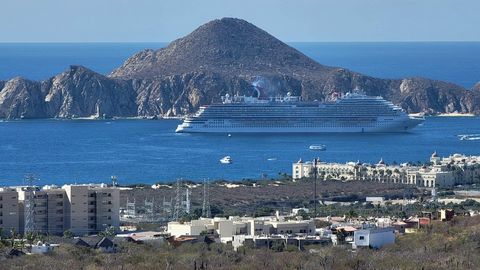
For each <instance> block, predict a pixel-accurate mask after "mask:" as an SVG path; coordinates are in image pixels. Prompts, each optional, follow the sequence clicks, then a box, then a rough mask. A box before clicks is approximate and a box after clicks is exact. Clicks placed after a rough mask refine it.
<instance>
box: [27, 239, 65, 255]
mask: <svg viewBox="0 0 480 270" xmlns="http://www.w3.org/2000/svg"><path fill="white" fill-rule="evenodd" d="M58 246H59V245H58V244H49V243H42V241H38V243H37V244H36V245H32V246H31V249H32V250H31V253H32V254H46V253H50V252H52V251H53V249H54V248H56V247H58Z"/></svg>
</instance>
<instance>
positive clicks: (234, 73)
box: [0, 18, 480, 119]
mask: <svg viewBox="0 0 480 270" xmlns="http://www.w3.org/2000/svg"><path fill="white" fill-rule="evenodd" d="M259 78H260V80H262V83H263V84H264V85H263V87H264V88H266V89H267V90H268V91H270V92H275V94H286V93H287V92H292V93H293V94H295V95H301V96H302V97H303V98H304V99H305V100H325V99H327V98H328V97H329V96H330V95H331V93H333V92H343V93H345V92H348V91H351V90H352V89H354V88H356V87H359V88H361V89H363V90H364V91H365V92H366V93H367V94H370V95H380V96H383V97H384V98H386V99H389V100H391V101H392V102H393V103H395V104H397V105H399V106H401V107H402V108H404V109H405V110H406V111H407V112H409V113H418V112H424V113H427V114H440V113H453V112H455V113H474V114H480V83H479V84H477V85H475V86H474V87H473V88H472V89H464V88H463V87H460V86H458V85H455V84H452V83H448V82H442V81H436V80H430V79H426V78H405V79H378V78H373V77H369V76H365V75H362V74H359V73H356V72H353V71H350V70H347V69H344V68H339V67H328V66H324V65H321V64H319V63H317V62H315V61H314V60H312V59H310V58H309V57H307V56H305V55H304V54H302V53H301V52H299V51H297V50H296V49H294V48H292V47H290V46H288V45H287V44H285V43H283V42H281V41H280V40H278V39H276V38H275V37H273V36H272V35H270V34H268V33H267V32H265V31H263V30H261V29H260V28H258V27H256V26H254V25H253V24H250V23H248V22H246V21H244V20H240V19H233V18H223V19H220V20H214V21H211V22H208V23H206V24H204V25H202V26H200V27H199V28H197V29H196V30H195V31H193V32H192V33H191V34H189V35H187V36H185V37H183V38H180V39H177V40H175V41H173V42H171V43H170V44H169V45H168V46H167V47H166V48H162V49H159V50H155V51H154V50H143V51H141V52H139V53H136V54H135V55H133V56H131V57H130V58H128V59H127V60H126V61H125V63H124V64H123V65H122V66H120V67H119V68H117V69H115V70H114V71H112V72H111V74H109V75H108V76H104V75H101V74H98V73H96V72H94V71H92V70H89V69H87V68H85V67H82V66H71V67H70V68H69V69H67V70H66V71H64V72H62V73H60V74H58V75H56V76H54V77H52V78H50V79H47V80H44V81H40V82H38V81H31V80H27V79H24V78H18V77H17V78H13V79H11V80H9V81H0V89H1V91H0V118H8V119H17V118H75V117H91V116H96V117H104V116H105V117H166V116H168V117H171V116H182V115H186V114H189V113H193V112H195V111H196V110H197V109H198V107H199V106H200V105H204V104H209V103H212V102H218V101H220V97H221V96H222V95H224V94H226V93H230V94H231V95H233V94H247V95H250V94H251V92H252V89H253V88H252V83H253V82H254V81H258V80H259ZM271 94H272V93H271Z"/></svg>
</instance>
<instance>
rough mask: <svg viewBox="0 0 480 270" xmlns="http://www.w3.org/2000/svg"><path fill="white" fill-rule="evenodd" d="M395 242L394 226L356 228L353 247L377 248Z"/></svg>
mask: <svg viewBox="0 0 480 270" xmlns="http://www.w3.org/2000/svg"><path fill="white" fill-rule="evenodd" d="M393 243H395V229H394V228H371V229H365V230H358V231H355V233H354V241H353V244H352V246H353V248H357V247H370V248H375V249H379V248H382V247H383V246H385V245H389V244H393Z"/></svg>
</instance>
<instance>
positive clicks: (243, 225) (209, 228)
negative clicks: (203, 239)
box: [167, 216, 315, 243]
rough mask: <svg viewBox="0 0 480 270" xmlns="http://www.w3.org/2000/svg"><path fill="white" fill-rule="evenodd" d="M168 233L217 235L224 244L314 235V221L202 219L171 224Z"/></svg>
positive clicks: (261, 218) (273, 218) (237, 218)
mask: <svg viewBox="0 0 480 270" xmlns="http://www.w3.org/2000/svg"><path fill="white" fill-rule="evenodd" d="M167 232H168V233H169V234H170V235H172V236H175V237H179V236H184V235H189V236H198V235H200V234H202V233H206V234H216V235H218V236H219V238H220V239H221V241H222V242H224V243H226V242H230V241H232V239H233V236H235V235H249V236H258V235H292V234H302V235H313V234H315V222H314V220H313V219H312V220H284V217H281V216H275V217H259V218H253V217H229V218H228V219H226V218H201V219H198V220H192V221H190V222H184V223H179V222H169V223H168V226H167Z"/></svg>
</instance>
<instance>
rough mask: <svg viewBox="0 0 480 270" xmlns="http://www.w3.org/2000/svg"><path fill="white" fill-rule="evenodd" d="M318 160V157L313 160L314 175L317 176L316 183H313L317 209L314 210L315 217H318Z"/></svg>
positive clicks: (314, 202)
mask: <svg viewBox="0 0 480 270" xmlns="http://www.w3.org/2000/svg"><path fill="white" fill-rule="evenodd" d="M317 162H318V158H315V159H314V160H313V176H314V177H315V179H314V184H313V185H314V188H313V190H314V191H313V192H314V194H313V204H314V206H315V210H314V212H313V214H314V218H316V217H317V178H318V177H317V176H318V170H317Z"/></svg>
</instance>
